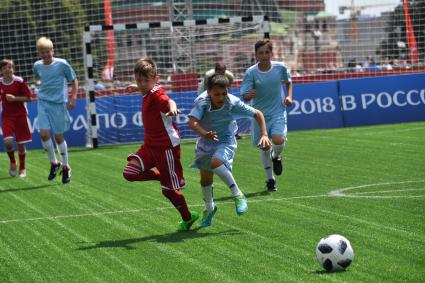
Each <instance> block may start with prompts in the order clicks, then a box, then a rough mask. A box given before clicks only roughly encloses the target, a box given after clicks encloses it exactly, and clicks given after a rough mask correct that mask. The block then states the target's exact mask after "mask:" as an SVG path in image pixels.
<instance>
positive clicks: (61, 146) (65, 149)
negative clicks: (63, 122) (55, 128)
mask: <svg viewBox="0 0 425 283" xmlns="http://www.w3.org/2000/svg"><path fill="white" fill-rule="evenodd" d="M58 149H59V152H60V154H61V157H62V163H63V166H66V167H69V164H68V145H67V144H66V141H65V140H64V141H63V143H61V144H58Z"/></svg>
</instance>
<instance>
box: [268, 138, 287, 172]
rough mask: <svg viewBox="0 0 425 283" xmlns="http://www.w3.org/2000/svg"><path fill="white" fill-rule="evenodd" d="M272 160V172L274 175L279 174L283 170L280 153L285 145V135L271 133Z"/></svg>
mask: <svg viewBox="0 0 425 283" xmlns="http://www.w3.org/2000/svg"><path fill="white" fill-rule="evenodd" d="M272 142H273V146H272V149H273V150H272V155H271V157H272V162H273V172H274V173H275V174H276V175H281V174H282V171H283V167H282V158H281V157H280V154H281V153H282V151H283V149H284V147H285V137H284V136H281V135H273V136H272Z"/></svg>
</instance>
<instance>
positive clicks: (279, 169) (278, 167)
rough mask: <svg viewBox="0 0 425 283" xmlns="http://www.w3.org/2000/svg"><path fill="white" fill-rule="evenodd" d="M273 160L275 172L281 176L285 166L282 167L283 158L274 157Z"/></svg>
mask: <svg viewBox="0 0 425 283" xmlns="http://www.w3.org/2000/svg"><path fill="white" fill-rule="evenodd" d="M272 161H273V172H274V174H275V175H277V176H279V175H281V174H282V171H283V167H282V158H280V156H278V157H275V158H272Z"/></svg>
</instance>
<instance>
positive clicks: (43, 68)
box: [34, 58, 77, 103]
mask: <svg viewBox="0 0 425 283" xmlns="http://www.w3.org/2000/svg"><path fill="white" fill-rule="evenodd" d="M34 74H35V76H36V78H38V79H40V80H41V85H40V87H39V89H38V98H39V99H40V100H45V101H49V102H53V103H66V102H67V101H68V95H67V81H68V82H71V81H73V80H75V79H76V78H77V76H76V74H75V72H74V70H73V69H72V67H71V65H69V64H68V62H67V61H66V60H64V59H60V58H53V62H52V63H51V64H49V65H45V64H43V60H38V61H37V62H35V63H34Z"/></svg>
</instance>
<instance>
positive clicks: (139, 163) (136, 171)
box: [123, 146, 161, 182]
mask: <svg viewBox="0 0 425 283" xmlns="http://www.w3.org/2000/svg"><path fill="white" fill-rule="evenodd" d="M153 159H154V157H153V156H151V155H150V153H149V150H145V149H144V147H143V146H142V147H141V148H140V149H139V150H138V151H137V153H136V154H130V155H129V156H128V157H127V161H128V163H127V165H126V166H125V167H124V170H123V177H124V179H126V180H127V181H130V182H134V181H151V180H152V181H159V180H160V178H161V175H160V173H159V171H158V170H152V169H151V168H153V167H154V163H153V161H152V160H153Z"/></svg>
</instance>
